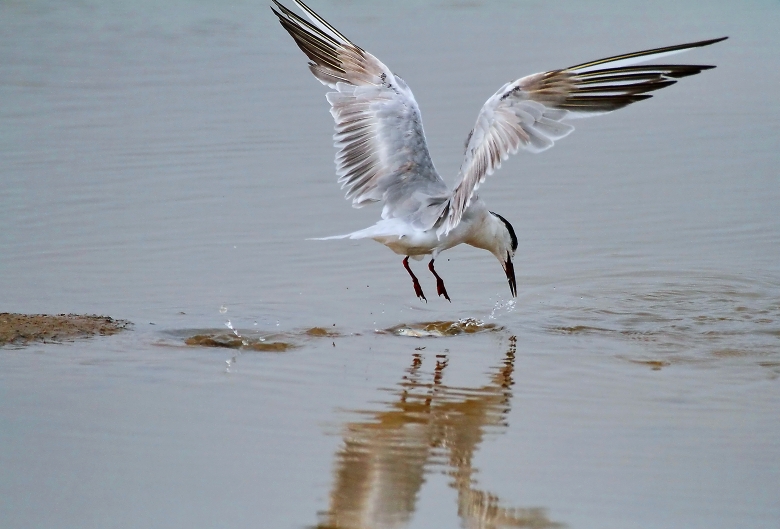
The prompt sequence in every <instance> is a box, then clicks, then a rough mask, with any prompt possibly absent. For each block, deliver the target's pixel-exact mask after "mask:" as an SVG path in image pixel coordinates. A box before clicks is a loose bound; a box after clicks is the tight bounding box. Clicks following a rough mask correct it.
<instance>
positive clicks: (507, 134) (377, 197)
mask: <svg viewBox="0 0 780 529" xmlns="http://www.w3.org/2000/svg"><path fill="white" fill-rule="evenodd" d="M273 2H274V3H275V4H276V7H277V8H278V9H279V11H276V10H275V9H273V8H272V9H273V11H274V13H275V14H276V15H277V16H278V17H279V21H280V22H281V24H282V27H284V29H285V30H287V31H288V32H289V33H290V35H291V36H292V37H293V38H294V39H295V41H296V44H298V46H299V47H300V48H301V50H302V51H303V52H304V53H305V54H306V55H307V56H308V57H309V59H310V62H309V69H310V70H311V72H312V73H313V74H314V76H315V77H316V78H317V79H318V80H319V81H320V82H322V83H323V84H325V85H327V86H329V87H330V88H331V89H332V90H333V91H331V92H329V93H328V94H327V100H328V102H329V103H330V105H331V114H332V115H333V118H334V120H335V122H336V134H335V135H334V144H335V146H336V148H337V149H339V152H338V154H337V155H336V169H337V174H338V175H339V182H340V183H341V184H342V187H343V188H346V189H347V194H346V196H347V198H348V199H352V205H353V207H363V206H364V205H366V204H369V203H373V202H381V203H382V204H383V208H382V220H380V221H379V222H377V223H376V224H374V225H373V226H370V227H368V228H365V229H362V230H358V231H355V232H353V233H349V234H346V235H338V236H334V237H325V238H324V239H344V238H350V239H364V238H368V239H373V240H375V241H377V242H380V243H382V244H384V245H385V246H387V247H388V248H390V249H391V250H392V251H394V252H395V253H397V254H399V255H404V256H405V258H404V261H403V264H404V267H405V268H406V270H407V271H408V272H409V274H410V275H411V277H412V281H413V285H414V289H415V293H416V294H417V296H418V297H420V298H421V299H425V295H424V294H423V292H422V289H421V287H420V285H419V281H418V280H417V278H416V277H415V275H414V273H413V272H412V270H411V268H409V264H408V260H409V257H412V258H414V259H422V258H424V257H425V256H428V255H430V256H431V258H432V259H431V261H430V263H429V265H428V268H429V270H430V271H431V272H432V273H433V275H434V276H435V277H436V281H437V292H438V294H439V295H440V296H444V297H445V298H446V299H447V300H449V296H448V294H447V291H446V289H445V288H444V282H443V281H442V279H441V278H440V277H439V275H438V274H437V273H436V270H435V269H434V266H433V263H434V260H435V259H436V257H437V256H438V255H439V254H440V253H441V252H443V251H444V250H447V249H449V248H452V247H454V246H457V245H459V244H468V245H471V246H474V247H477V248H480V249H484V250H487V251H489V252H491V253H492V254H493V255H495V256H496V258H497V259H498V260H499V262H500V263H501V265H502V267H503V269H504V272H505V273H506V277H507V281H508V282H509V287H510V290H511V292H512V295H517V287H516V282H515V274H514V267H513V264H512V259H513V258H514V255H515V252H516V250H517V236H516V235H515V232H514V229H513V228H512V225H511V224H510V223H509V222H508V221H507V220H506V219H505V218H504V217H502V216H501V215H498V214H497V213H493V212H491V211H489V210H488V208H487V206H486V205H485V203H484V202H483V201H481V200H480V199H479V198H478V197H477V195H476V190H477V188H478V187H479V186H480V184H481V183H482V182H483V181H484V180H485V177H486V176H488V175H490V174H492V173H493V172H494V171H495V170H496V169H498V168H499V167H500V166H501V161H502V160H504V159H506V158H507V157H508V156H509V155H510V154H514V153H516V152H517V151H518V150H519V149H523V150H527V151H530V152H541V151H543V150H546V149H548V148H550V147H552V145H553V144H554V142H555V141H557V140H559V139H562V138H564V137H565V136H567V135H568V134H570V133H571V132H572V131H573V130H574V127H573V126H572V125H570V124H569V123H566V121H567V120H568V119H571V118H575V117H587V116H592V115H598V114H603V113H606V112H611V111H613V110H617V109H619V108H622V107H624V106H627V105H629V104H631V103H634V102H637V101H641V100H643V99H647V98H649V97H651V96H650V95H649V94H648V93H647V92H651V91H653V90H658V89H660V88H664V87H666V86H669V85H671V84H674V83H675V82H676V79H678V78H681V77H685V76H689V75H695V74H698V73H699V72H701V71H702V70H706V69H710V68H714V66H703V65H684V64H672V65H670V64H661V65H644V64H642V65H640V63H644V62H646V61H649V60H652V59H658V58H660V57H665V56H668V55H672V54H675V53H680V52H682V51H686V50H688V49H691V48H695V47H701V46H707V45H710V44H713V43H715V42H719V41H720V40H723V38H721V39H713V40H707V41H699V42H694V43H689V44H682V45H678V46H669V47H666V48H657V49H653V50H647V51H641V52H636V53H629V54H625V55H618V56H615V57H609V58H606V59H601V60H598V61H592V62H588V63H583V64H579V65H576V66H571V67H569V68H564V69H559V70H551V71H548V72H542V73H537V74H533V75H529V76H526V77H522V78H520V79H517V80H516V81H513V82H510V83H506V84H505V85H504V86H502V87H501V88H500V89H499V90H498V92H496V93H495V94H494V95H493V96H492V97H490V98H489V99H488V100H487V102H485V104H484V105H483V107H482V109H481V111H480V113H479V115H478V117H477V122H476V124H475V126H474V128H473V129H472V130H471V132H470V133H469V135H468V138H467V140H466V151H465V153H464V159H463V163H462V164H461V168H460V173H459V175H458V179H457V182H456V184H455V186H454V188H450V187H449V186H447V184H446V183H445V182H444V180H443V179H442V178H441V176H440V175H439V174H438V172H437V171H436V169H435V167H434V166H433V162H432V161H431V157H430V153H429V152H428V145H427V142H426V139H425V134H424V132H423V127H422V118H421V116H420V110H419V108H418V106H417V102H416V101H415V99H414V96H413V94H412V92H411V90H410V89H409V87H408V86H407V85H406V83H405V82H404V81H403V79H401V78H400V77H398V76H397V75H394V74H393V73H392V72H391V71H390V69H389V68H388V67H387V66H385V65H384V64H383V63H382V62H381V61H379V60H378V59H377V58H376V57H374V56H373V55H371V54H370V53H368V52H366V51H365V50H363V49H362V48H360V47H358V46H357V45H355V44H354V43H352V42H351V41H350V40H349V39H347V38H346V37H345V36H344V35H342V34H341V33H340V32H339V31H338V30H336V28H334V27H333V26H332V25H330V24H329V23H328V22H326V21H325V20H324V19H323V18H322V17H320V16H319V15H317V14H316V13H315V12H314V11H312V10H311V9H310V8H309V7H308V6H306V5H305V4H304V3H303V2H301V1H300V0H295V3H296V4H298V6H299V7H300V8H301V9H302V10H303V11H304V13H305V14H306V16H307V17H308V19H309V20H308V21H307V20H304V19H303V18H301V17H299V16H298V15H296V14H295V13H293V12H292V11H290V10H289V9H287V8H286V7H284V6H283V5H281V4H280V3H279V2H278V1H277V0H273ZM724 38H725V37H724Z"/></svg>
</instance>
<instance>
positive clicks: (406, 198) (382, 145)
mask: <svg viewBox="0 0 780 529" xmlns="http://www.w3.org/2000/svg"><path fill="white" fill-rule="evenodd" d="M273 1H274V4H276V7H277V8H278V11H277V10H276V9H274V8H273V7H272V8H271V9H272V10H273V12H274V13H275V14H276V16H277V17H279V21H280V22H281V24H282V27H284V29H286V30H287V32H288V33H289V34H290V35H291V36H292V37H293V39H295V42H296V44H298V47H299V48H300V49H301V50H303V52H304V53H305V54H306V55H307V56H308V57H309V59H310V62H309V69H310V70H311V72H312V73H313V74H314V76H315V77H316V78H317V79H319V81H320V82H321V83H323V84H325V85H327V86H329V87H330V88H333V89H334V90H335V92H329V93H328V94H327V99H328V102H329V103H330V105H331V109H330V113H331V114H332V115H333V118H334V119H335V120H336V133H335V135H334V136H333V139H334V144H335V146H336V148H337V149H338V153H337V154H336V170H337V174H338V176H339V180H338V181H339V183H341V185H342V188H346V190H347V193H346V198H348V199H352V205H353V206H354V207H362V206H364V205H365V204H367V203H370V202H377V201H383V202H384V208H383V210H382V217H383V218H393V217H401V218H404V219H407V221H409V222H410V223H412V225H413V226H416V227H423V229H427V228H430V227H431V226H432V225H433V224H434V223H435V222H436V220H438V216H439V215H440V214H441V212H442V210H443V208H444V204H445V203H446V201H447V199H448V198H449V195H450V190H449V188H448V187H447V185H446V184H445V183H444V181H443V180H442V179H441V177H440V176H439V175H438V173H437V172H436V169H435V168H434V166H433V162H432V161H431V156H430V153H429V152H428V145H427V143H426V141H425V134H424V133H423V127H422V118H421V116H420V110H419V108H418V107H417V102H416V101H415V100H414V96H413V95H412V91H411V90H410V89H409V87H408V86H406V83H405V82H404V81H403V79H401V78H400V77H398V76H396V75H393V73H392V72H391V71H390V69H389V68H388V67H387V66H385V65H384V64H382V62H381V61H380V60H379V59H377V58H376V57H374V56H373V55H371V54H370V53H368V52H367V51H365V50H363V49H362V48H360V47H359V46H356V45H355V44H353V43H352V42H351V41H350V40H349V39H347V37H345V36H344V35H342V34H341V33H340V32H339V31H338V30H336V28H334V27H333V26H331V25H330V24H329V23H328V22H326V21H325V20H324V19H323V18H322V17H320V16H319V15H318V14H317V13H315V12H314V11H312V10H311V8H309V7H308V6H307V5H306V4H304V3H303V2H301V1H300V0H295V3H296V4H298V6H299V7H300V8H301V9H302V10H303V11H304V12H305V14H306V15H307V17H308V18H309V21H306V20H304V19H303V18H301V17H299V16H298V15H296V14H295V13H293V12H292V11H290V10H289V9H287V8H286V7H284V6H283V5H282V4H280V3H279V2H277V1H276V0H273ZM431 217H433V218H431Z"/></svg>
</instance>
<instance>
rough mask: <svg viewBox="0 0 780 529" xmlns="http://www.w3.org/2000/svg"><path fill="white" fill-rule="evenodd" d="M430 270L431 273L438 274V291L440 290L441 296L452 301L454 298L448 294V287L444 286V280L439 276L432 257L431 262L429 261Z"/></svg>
mask: <svg viewBox="0 0 780 529" xmlns="http://www.w3.org/2000/svg"><path fill="white" fill-rule="evenodd" d="M428 270H430V271H431V273H432V274H433V275H434V276H436V292H438V294H439V296H444V299H446V300H447V301H449V302H450V303H452V300H451V299H450V297H449V296H448V295H447V289H446V288H444V280H443V279H442V278H440V277H439V274H437V273H436V270H435V269H434V268H433V259H431V262H430V263H428Z"/></svg>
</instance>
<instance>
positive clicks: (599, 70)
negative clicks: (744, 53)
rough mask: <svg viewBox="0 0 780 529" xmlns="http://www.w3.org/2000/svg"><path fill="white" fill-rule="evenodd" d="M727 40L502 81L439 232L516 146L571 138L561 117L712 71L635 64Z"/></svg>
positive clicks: (536, 146)
mask: <svg viewBox="0 0 780 529" xmlns="http://www.w3.org/2000/svg"><path fill="white" fill-rule="evenodd" d="M725 38H726V37H723V38H720V39H713V40H704V41H700V42H692V43H689V44H680V45H677V46H669V47H666V48H656V49H652V50H645V51H639V52H635V53H627V54H625V55H617V56H615V57H607V58H606V59H600V60H597V61H592V62H587V63H583V64H578V65H576V66H571V67H569V68H565V69H562V70H551V71H549V72H542V73H536V74H533V75H528V76H526V77H522V78H520V79H518V80H517V81H514V82H512V83H507V84H505V85H504V86H503V87H501V89H500V90H499V91H498V92H496V93H495V94H494V95H493V96H492V97H491V98H490V99H488V100H487V102H486V103H485V104H484V106H483V107H482V110H481V111H480V113H479V116H478V117H477V123H476V125H475V126H474V129H473V130H472V131H471V133H470V134H469V138H468V140H467V142H466V153H465V156H464V160H463V163H462V165H461V169H460V180H459V181H458V183H457V185H456V186H455V189H454V190H453V196H452V200H451V202H450V204H449V206H448V208H447V212H446V218H445V219H443V221H442V222H441V224H440V226H439V228H438V230H437V233H438V234H439V235H441V234H446V233H447V232H449V231H450V230H451V229H453V228H454V227H455V226H457V225H458V223H459V222H460V219H461V217H462V215H463V212H464V211H465V210H466V208H468V206H469V204H470V202H471V198H472V197H473V195H474V192H475V191H476V190H477V188H478V187H479V185H480V184H481V183H482V182H484V180H485V177H486V176H488V175H490V174H493V171H495V170H496V169H498V168H499V167H500V166H501V161H502V160H505V159H507V158H508V157H509V155H510V154H514V153H516V152H517V151H518V150H519V149H524V150H527V151H531V152H541V151H544V150H546V149H549V148H550V147H552V146H553V144H554V143H555V141H557V140H559V139H561V138H563V137H565V136H567V135H568V134H569V133H571V132H572V131H573V130H574V127H573V126H572V125H569V124H568V123H564V122H563V120H564V119H566V118H574V117H587V116H594V115H598V114H604V113H606V112H612V111H613V110H617V109H619V108H623V107H625V106H627V105H630V104H631V103H635V102H637V101H642V100H643V99H648V98H650V97H652V96H651V95H650V94H648V92H652V91H653V90H658V89H660V88H664V87H667V86H669V85H672V84H674V83H676V82H677V81H676V79H678V78H680V77H686V76H688V75H694V74H697V73H699V72H701V71H702V70H708V69H710V68H714V66H703V65H688V64H660V65H640V64H639V63H643V62H646V61H650V60H653V59H659V58H661V57H666V56H669V55H673V54H676V53H680V52H683V51H686V50H689V49H691V48H697V47H701V46H708V45H710V44H714V43H716V42H720V41H721V40H724V39H725Z"/></svg>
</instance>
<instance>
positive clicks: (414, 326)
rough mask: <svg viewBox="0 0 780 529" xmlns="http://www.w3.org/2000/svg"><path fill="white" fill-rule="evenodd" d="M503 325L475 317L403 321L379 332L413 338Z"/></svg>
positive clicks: (448, 334)
mask: <svg viewBox="0 0 780 529" xmlns="http://www.w3.org/2000/svg"><path fill="white" fill-rule="evenodd" d="M502 328H503V327H499V326H497V325H496V324H495V323H485V322H483V321H481V320H477V319H474V318H463V319H460V320H458V321H429V322H422V323H410V324H407V323H402V324H400V325H396V326H394V327H390V328H389V329H385V330H384V331H377V332H379V333H391V334H395V335H396V336H410V337H413V338H441V337H444V336H457V335H459V334H475V333H478V332H486V331H498V330H501V329H502Z"/></svg>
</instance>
